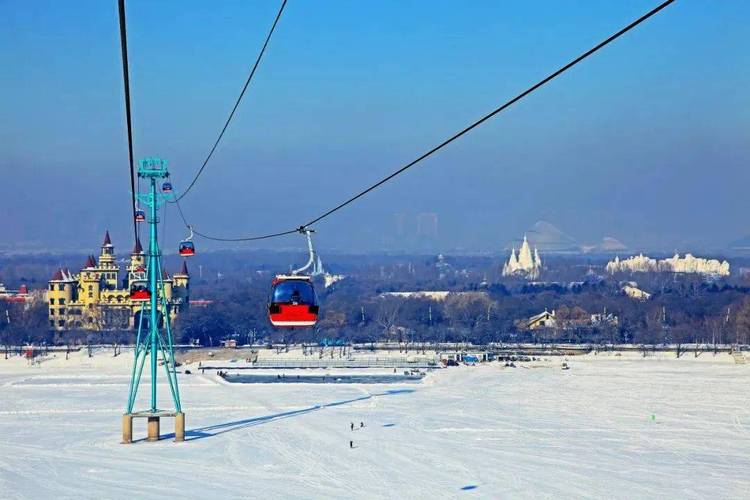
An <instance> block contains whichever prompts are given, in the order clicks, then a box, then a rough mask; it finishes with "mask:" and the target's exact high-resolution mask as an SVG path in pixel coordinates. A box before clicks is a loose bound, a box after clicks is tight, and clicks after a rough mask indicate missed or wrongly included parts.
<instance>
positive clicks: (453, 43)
mask: <svg viewBox="0 0 750 500" xmlns="http://www.w3.org/2000/svg"><path fill="white" fill-rule="evenodd" d="M655 5H656V2H653V1H640V0H632V1H627V2H621V1H593V0H589V1H572V0H571V1H564V2H563V1H544V0H540V1H537V2H500V1H475V2H457V1H431V2H427V1H378V2H351V1H319V2H314V1H305V0H289V3H288V5H287V8H286V11H285V13H284V15H283V17H282V19H281V21H280V23H279V26H278V28H277V31H276V33H275V35H274V38H273V39H272V41H271V44H270V46H269V49H268V52H267V54H266V58H265V59H264V61H263V62H262V63H261V66H260V68H259V70H258V73H257V74H256V78H255V80H254V81H253V83H252V85H251V87H250V89H249V90H248V92H247V94H246V96H245V99H244V101H243V103H242V105H241V107H240V110H239V112H238V114H237V115H236V117H235V121H234V122H233V123H232V124H231V125H230V129H229V131H228V132H227V134H226V136H225V138H224V141H223V142H222V144H221V145H220V147H219V149H218V151H217V153H216V154H215V156H214V159H213V160H212V162H211V163H210V164H209V166H208V168H207V171H206V173H205V174H204V177H203V178H202V179H201V180H200V181H199V183H198V184H197V186H196V188H195V190H194V191H193V192H191V193H190V195H189V196H188V197H187V198H186V199H185V204H184V208H185V211H186V213H187V214H188V216H189V217H190V219H191V220H193V221H194V222H195V224H196V226H197V227H199V228H200V229H201V230H202V231H203V232H209V233H213V234H216V235H232V236H234V235H237V234H240V235H242V234H253V233H257V232H268V231H275V230H277V229H286V228H287V227H290V226H294V225H298V224H299V223H301V222H303V221H305V220H309V219H310V218H312V217H314V216H315V215H317V214H318V213H320V212H322V211H325V210H326V209H327V208H330V207H331V206H333V205H336V204H337V203H338V202H339V201H342V200H343V199H345V198H347V197H348V196H349V195H350V194H352V193H353V192H356V191H357V190H359V189H360V188H361V187H363V186H365V185H367V184H369V183H371V182H372V181H375V180H377V179H378V178H380V177H382V176H384V175H386V174H387V173H390V172H391V171H392V170H395V169H396V168H398V167H399V166H400V165H402V164H403V163H406V162H407V161H410V160H412V159H414V158H415V157H417V156H419V154H421V153H422V152H424V151H425V150H427V149H429V148H430V147H432V146H433V145H435V144H437V143H439V142H440V141H442V140H443V139H444V138H446V137H447V136H449V135H451V134H452V133H453V132H455V131H457V130H458V129H460V128H461V127H463V126H465V125H466V124H468V123H470V122H471V121H473V120H474V119H476V118H478V117H479V116H481V115H483V114H484V113H486V112H488V111H489V110H491V109H493V108H494V107H496V106H497V105H499V104H500V103H502V102H504V101H505V100H507V99H508V98H509V97H511V96H513V95H515V94H517V93H518V92H519V91H520V90H523V89H524V88H526V87H527V86H529V85H530V84H531V83H533V82H535V81H537V80H539V79H540V78H541V77H543V76H545V75H546V74H548V73H549V72H551V71H552V70H554V69H556V68H557V67H559V66H561V65H562V64H564V63H565V62H567V61H568V60H570V59H571V58H573V57H574V56H576V55H578V54H579V53H581V52H583V51H584V50H586V49H588V48H589V47H591V46H592V45H594V44H595V43H597V42H598V41H600V40H601V39H603V38H605V37H606V36H608V35H610V34H611V33H613V32H615V31H616V30H618V29H619V28H621V27H622V26H624V25H625V24H627V23H629V22H630V21H632V20H633V19H635V18H637V17H638V16H640V15H641V14H642V13H644V12H646V11H647V10H649V9H650V8H652V7H653V6H655ZM278 6H279V3H278V2H276V1H222V2H206V1H161V2H147V1H141V0H130V1H128V2H127V13H128V30H129V43H130V58H131V86H132V94H133V108H134V135H135V149H136V156H137V157H142V156H146V155H161V156H163V157H165V158H168V159H169V160H170V162H171V166H172V170H173V175H174V183H175V185H176V187H177V188H178V189H179V187H180V186H181V185H184V184H185V183H187V182H188V181H189V179H190V178H191V176H192V175H193V173H194V172H195V171H196V169H197V168H198V167H199V166H200V164H201V162H202V160H203V158H204V157H205V155H206V153H207V152H208V149H209V148H210V146H211V144H212V143H213V141H214V139H215V137H216V134H217V133H218V131H219V130H220V128H221V126H222V124H223V121H224V120H225V118H226V116H227V114H228V112H229V110H230V109H231V106H232V104H233V102H234V99H235V98H236V96H237V94H238V93H239V91H240V89H241V87H242V84H243V83H244V79H245V77H246V75H247V72H248V70H249V67H250V65H251V64H252V62H253V61H254V59H255V57H256V53H257V51H258V49H259V47H260V44H261V43H262V41H263V38H264V37H265V34H266V32H267V30H268V28H269V26H270V24H271V22H272V20H273V17H274V16H275V14H276V11H277V9H278ZM749 14H750V3H748V2H745V1H739V0H736V1H733V0H725V1H720V2H717V1H707V0H706V1H700V0H693V1H689V0H679V1H677V2H676V3H675V4H674V5H672V6H670V7H669V8H667V9H666V10H665V11H663V12H662V13H660V14H659V15H657V16H656V17H655V18H653V19H651V20H650V21H648V22H647V23H645V24H644V25H642V26H641V27H639V28H637V29H636V30H634V31H633V32H631V33H629V34H627V35H626V36H625V37H623V38H621V39H620V40H618V41H617V42H615V44H613V45H611V46H609V47H607V48H605V49H604V50H603V51H601V52H600V53H598V54H597V55H595V56H594V57H592V58H590V59H589V60H587V61H585V62H584V63H583V64H581V65H579V66H577V67H576V68H574V69H573V70H572V71H570V72H568V73H567V74H565V75H564V76H563V77H561V78H559V79H557V80H555V81H554V82H553V83H551V84H550V85H548V86H546V87H544V88H543V89H541V90H540V91H538V92H536V93H535V94H533V95H531V96H529V97H528V98H527V99H525V100H524V101H522V102H520V103H519V104H517V105H516V106H514V107H513V108H511V109H509V110H508V111H507V112H505V113H503V114H501V115H500V116H498V117H496V118H494V119H493V120H492V121H491V122H489V123H487V124H485V125H484V126H483V127H481V128H480V129H478V130H476V131H474V132H472V133H471V134H470V135H469V136H467V137H464V138H462V139H461V140H460V141H458V142H457V143H455V144H453V145H451V146H450V147H449V148H447V149H446V150H444V151H443V152H441V153H440V154H439V155H437V156H435V157H434V158H431V159H430V160H428V161H426V162H424V163H423V164H421V165H420V166H418V167H416V168H415V169H412V171H410V172H408V173H407V174H405V175H404V176H402V177H400V178H398V180H396V181H394V182H393V183H391V184H389V185H387V186H385V187H384V188H383V189H381V190H379V191H377V192H375V193H372V194H371V195H368V196H367V197H366V198H365V199H363V200H362V202H361V203H358V204H357V205H356V206H352V207H351V208H349V209H347V210H346V211H345V212H342V213H340V215H337V216H335V217H332V218H330V219H329V220H327V221H326V222H325V223H322V224H321V225H320V226H319V227H318V231H319V239H320V240H321V244H322V245H324V246H329V247H331V248H334V247H335V248H339V249H345V248H352V249H356V250H362V249H368V248H371V249H377V248H381V247H382V246H383V244H384V243H383V242H384V241H385V240H388V239H389V238H390V237H392V234H393V232H394V227H393V226H394V224H393V220H392V219H393V217H392V214H393V213H394V212H403V213H407V214H409V216H410V217H414V216H416V214H417V213H419V212H437V213H438V214H439V217H440V243H441V245H442V246H443V247H445V248H458V247H461V248H466V249H487V250H493V249H497V250H499V249H500V248H502V247H503V246H504V245H505V244H506V243H507V242H508V241H510V240H511V239H513V238H517V237H518V236H520V234H521V233H523V231H524V230H525V229H527V228H528V227H530V226H531V225H532V224H533V223H534V222H536V221H537V220H540V219H544V220H548V221H550V222H552V223H553V224H555V225H556V226H558V227H559V228H561V229H562V230H564V231H565V232H567V233H569V234H571V235H572V236H574V237H575V238H576V239H578V240H579V241H581V242H582V243H587V242H595V241H597V240H599V239H600V238H601V237H602V236H605V235H609V236H614V237H617V238H619V239H621V240H622V241H623V242H625V243H626V244H627V245H629V246H631V247H633V248H636V249H637V248H660V249H664V250H673V249H678V250H681V251H684V250H690V249H693V248H704V247H708V246H714V245H717V246H722V245H725V244H726V243H727V242H729V241H731V240H733V239H736V238H738V237H740V236H743V235H746V234H749V233H750V223H748V222H746V219H747V217H746V215H745V214H746V213H748V211H749V210H750V201H748V197H747V196H746V189H747V188H746V186H747V185H748V182H749V181H750V179H748V174H747V171H748V170H747V167H748V160H749V159H750V146H749V145H750V141H749V139H750V137H749V136H750V133H749V132H748V131H750V111H749V110H750V90H748V89H750V64H748V63H750V61H749V60H748V59H749V57H748V50H747V43H746V42H747V39H748V35H749V34H750V33H749V31H750V30H749V29H748V20H749V19H750V16H749ZM120 64H121V63H120V52H119V33H118V25H117V7H116V2H115V1H114V0H112V1H101V0H92V1H75V2H56V1H42V0H38V1H33V2H27V1H15V0H0V67H2V68H3V69H2V71H1V72H0V85H1V86H2V92H1V93H0V146H2V153H3V154H2V155H0V174H2V178H3V182H2V183H1V184H0V197H2V199H3V205H4V207H5V213H6V217H4V218H3V219H4V220H3V223H2V231H1V233H2V234H3V236H4V239H7V240H11V241H18V242H24V243H29V244H33V245H39V246H42V247H48V248H50V249H54V247H57V246H59V247H63V248H72V247H76V248H78V247H88V246H92V245H95V244H98V240H99V239H100V233H101V232H102V231H103V229H104V228H110V229H111V230H112V232H113V235H115V239H119V240H120V241H122V245H123V246H125V245H126V244H127V245H128V246H129V245H130V242H129V238H130V235H129V232H128V227H129V224H130V219H129V193H128V183H129V180H128V174H127V148H126V142H125V131H124V112H123V108H124V106H123V97H122V76H121V66H120ZM84 196H85V198H86V200H88V201H87V202H85V203H84V202H83V201H82V198H83V197H84ZM176 222H177V221H176V214H174V213H170V214H167V235H168V239H169V240H170V241H172V240H174V241H175V242H176V240H177V239H178V238H179V236H180V234H181V232H182V230H181V228H180V227H179V225H178V224H177V223H176ZM126 241H127V243H126ZM296 243H297V242H295V241H289V240H286V241H280V242H278V243H274V244H279V245H292V244H296ZM214 247H215V246H214Z"/></svg>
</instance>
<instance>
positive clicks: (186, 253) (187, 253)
mask: <svg viewBox="0 0 750 500" xmlns="http://www.w3.org/2000/svg"><path fill="white" fill-rule="evenodd" d="M188 227H189V228H190V236H188V237H187V239H184V240H182V241H181V242H180V246H179V247H178V248H177V253H179V254H180V255H182V256H183V257H192V256H193V255H195V243H193V227H192V226H188Z"/></svg>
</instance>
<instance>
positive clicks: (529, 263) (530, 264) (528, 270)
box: [503, 235, 542, 279]
mask: <svg viewBox="0 0 750 500" xmlns="http://www.w3.org/2000/svg"><path fill="white" fill-rule="evenodd" d="M541 271H542V259H541V258H540V257H539V252H538V251H537V249H536V248H534V252H533V253H532V252H531V246H530V245H529V242H528V241H527V240H526V235H524V236H523V243H522V244H521V248H520V249H519V250H518V256H516V249H515V247H514V248H513V250H511V252H510V257H509V258H508V262H506V263H505V264H504V265H503V276H519V275H520V276H524V277H526V278H529V279H536V278H538V277H539V274H540V273H541Z"/></svg>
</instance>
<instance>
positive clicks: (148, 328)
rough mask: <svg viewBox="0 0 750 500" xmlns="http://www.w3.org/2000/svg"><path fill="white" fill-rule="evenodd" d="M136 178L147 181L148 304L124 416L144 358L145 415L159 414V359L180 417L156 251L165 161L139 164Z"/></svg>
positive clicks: (132, 400) (134, 393) (142, 312)
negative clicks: (148, 402) (146, 368)
mask: <svg viewBox="0 0 750 500" xmlns="http://www.w3.org/2000/svg"><path fill="white" fill-rule="evenodd" d="M138 177H139V178H141V179H146V181H147V183H148V185H149V191H148V192H146V193H138V200H139V201H140V202H141V203H142V205H141V206H146V207H148V208H149V218H148V227H149V245H148V254H147V257H148V261H147V262H146V276H147V282H148V290H149V292H150V300H149V301H147V302H144V303H143V306H142V308H141V310H140V312H139V314H138V333H137V336H136V342H135V359H134V360H133V369H132V373H131V376H130V391H129V394H128V404H127V408H126V414H132V413H133V407H134V406H135V403H136V398H137V395H138V387H139V385H140V382H141V375H142V374H143V368H144V365H145V363H146V358H149V361H150V366H151V406H150V408H149V409H148V410H147V412H149V413H154V414H156V413H157V412H159V411H160V410H159V408H158V406H157V397H156V396H157V394H156V387H157V374H158V369H159V362H158V359H159V358H161V361H162V363H161V364H162V365H163V366H164V371H165V372H166V376H167V382H168V384H169V390H170V392H171V394H172V400H173V401H174V410H175V412H177V413H181V412H182V407H181V405H180V389H179V387H178V385H177V372H176V365H175V360H174V348H173V342H172V328H171V326H170V324H169V317H170V311H169V304H168V302H167V298H166V295H165V293H164V278H163V272H162V266H161V250H160V249H159V241H158V239H157V234H158V231H157V227H158V224H159V218H158V210H159V207H160V206H162V205H163V204H164V202H165V201H166V197H167V195H166V194H162V193H161V191H160V190H159V187H158V186H157V184H158V183H159V182H160V181H161V180H162V179H165V178H167V177H169V171H168V170H167V161H166V160H162V159H160V158H146V159H143V160H140V162H139V167H138Z"/></svg>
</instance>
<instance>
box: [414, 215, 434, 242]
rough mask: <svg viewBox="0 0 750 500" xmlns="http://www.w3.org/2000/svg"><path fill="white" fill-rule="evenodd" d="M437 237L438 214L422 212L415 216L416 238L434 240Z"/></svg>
mask: <svg viewBox="0 0 750 500" xmlns="http://www.w3.org/2000/svg"><path fill="white" fill-rule="evenodd" d="M437 235H438V214H436V213H435V212H422V213H420V214H418V215H417V236H428V237H431V238H435V237H437Z"/></svg>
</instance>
